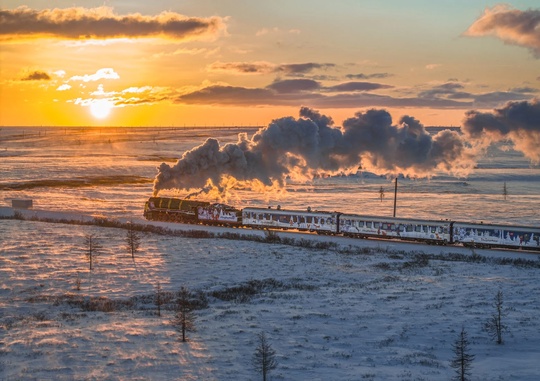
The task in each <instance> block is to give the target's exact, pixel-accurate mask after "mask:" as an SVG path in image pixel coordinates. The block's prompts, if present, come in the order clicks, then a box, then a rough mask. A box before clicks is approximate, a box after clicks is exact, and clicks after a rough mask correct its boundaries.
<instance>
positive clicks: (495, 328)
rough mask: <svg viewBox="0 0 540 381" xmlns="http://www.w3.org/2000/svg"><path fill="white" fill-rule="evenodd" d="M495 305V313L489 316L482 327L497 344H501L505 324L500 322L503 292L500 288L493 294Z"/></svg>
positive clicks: (502, 314)
mask: <svg viewBox="0 0 540 381" xmlns="http://www.w3.org/2000/svg"><path fill="white" fill-rule="evenodd" d="M493 305H494V307H495V313H494V314H493V315H491V316H490V318H489V319H488V321H487V322H486V323H485V324H484V329H485V330H486V331H487V333H488V334H489V335H490V337H491V338H492V339H494V340H496V342H497V344H502V342H503V339H502V333H503V331H505V330H506V325H504V324H503V323H502V318H503V316H504V311H503V293H502V291H501V290H499V291H498V292H497V295H495V301H494V303H493Z"/></svg>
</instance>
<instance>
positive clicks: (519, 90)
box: [510, 86, 538, 94]
mask: <svg viewBox="0 0 540 381" xmlns="http://www.w3.org/2000/svg"><path fill="white" fill-rule="evenodd" d="M510 91H512V92H514V93H521V94H534V93H537V92H538V89H535V88H534V87H527V86H525V87H515V88H513V89H510Z"/></svg>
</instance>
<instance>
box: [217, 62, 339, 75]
mask: <svg viewBox="0 0 540 381" xmlns="http://www.w3.org/2000/svg"><path fill="white" fill-rule="evenodd" d="M334 66H336V65H335V64H332V63H316V62H306V63H297V64H281V65H277V64H273V63H270V62H266V61H255V62H219V61H217V62H214V63H212V64H210V65H208V66H207V70H208V71H220V72H231V73H237V74H269V73H279V74H284V75H286V76H298V75H303V74H307V73H310V72H312V71H314V70H317V69H322V70H326V69H328V68H332V67H334Z"/></svg>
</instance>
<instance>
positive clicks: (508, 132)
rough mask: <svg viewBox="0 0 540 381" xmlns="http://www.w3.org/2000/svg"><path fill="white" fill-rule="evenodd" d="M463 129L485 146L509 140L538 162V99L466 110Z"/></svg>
mask: <svg viewBox="0 0 540 381" xmlns="http://www.w3.org/2000/svg"><path fill="white" fill-rule="evenodd" d="M462 130H463V132H464V133H465V134H466V135H467V136H469V137H470V140H471V141H472V142H475V143H477V144H478V145H480V146H487V145H489V144H492V143H494V142H498V141H501V140H512V142H513V143H514V145H515V147H516V149H518V150H520V151H522V152H523V153H524V154H525V155H526V156H527V157H528V158H530V159H531V160H532V161H533V162H535V163H540V102H539V101H538V100H532V101H522V102H509V103H507V104H506V105H505V106H504V107H501V108H498V109H495V110H494V111H493V112H479V111H469V112H467V113H466V116H465V120H464V121H463V128H462Z"/></svg>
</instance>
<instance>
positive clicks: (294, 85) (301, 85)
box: [267, 79, 321, 93]
mask: <svg viewBox="0 0 540 381" xmlns="http://www.w3.org/2000/svg"><path fill="white" fill-rule="evenodd" d="M267 88H269V89H272V90H275V91H277V92H278V93H297V92H300V91H314V90H319V89H320V88H321V84H320V83H319V82H317V81H314V80H311V79H286V80H283V81H276V82H274V83H272V84H271V85H268V86H267Z"/></svg>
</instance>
